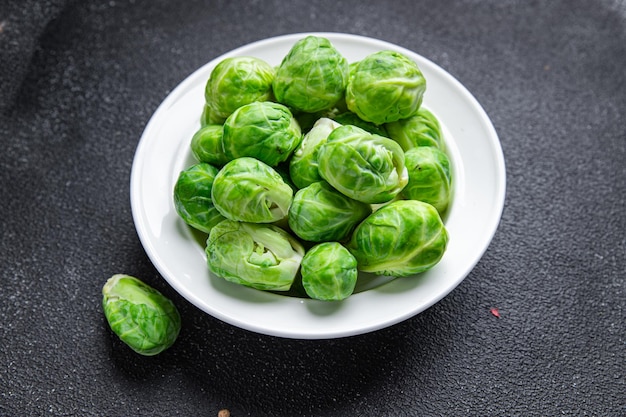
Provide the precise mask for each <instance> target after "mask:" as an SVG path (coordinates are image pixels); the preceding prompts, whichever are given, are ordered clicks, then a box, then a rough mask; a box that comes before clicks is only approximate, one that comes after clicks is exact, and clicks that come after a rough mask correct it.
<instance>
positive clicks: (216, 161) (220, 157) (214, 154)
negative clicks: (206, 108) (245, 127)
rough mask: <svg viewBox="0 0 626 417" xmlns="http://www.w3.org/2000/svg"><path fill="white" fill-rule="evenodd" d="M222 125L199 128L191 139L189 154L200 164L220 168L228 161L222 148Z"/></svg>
mask: <svg viewBox="0 0 626 417" xmlns="http://www.w3.org/2000/svg"><path fill="white" fill-rule="evenodd" d="M223 133H224V127H223V126H222V125H215V124H208V125H205V126H204V127H201V128H200V130H198V131H197V132H196V133H195V134H194V135H193V137H192V138H191V153H192V154H193V156H195V157H196V159H197V160H198V161H200V162H206V163H208V164H212V165H215V166H222V165H224V164H226V162H228V161H230V159H229V158H228V157H227V156H226V155H225V154H224V148H222V135H223Z"/></svg>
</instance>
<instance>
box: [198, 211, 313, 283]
mask: <svg viewBox="0 0 626 417" xmlns="http://www.w3.org/2000/svg"><path fill="white" fill-rule="evenodd" d="M206 255H207V263H208V266H209V270H210V271H211V272H212V273H214V274H215V275H217V276H219V277H222V278H224V279H226V280H227V281H231V282H234V283H237V284H242V285H246V286H248V287H252V288H256V289H259V290H274V291H287V290H289V289H290V288H291V285H292V283H293V281H294V279H295V277H296V274H297V272H298V269H299V268H300V262H301V261H302V257H303V256H304V248H303V247H302V245H301V244H300V243H299V242H298V241H297V240H296V239H295V238H293V237H292V236H291V235H289V234H288V233H287V232H285V231H284V230H283V229H281V228H279V227H276V226H274V225H271V224H257V223H244V222H236V221H232V220H224V221H223V222H221V223H220V224H218V225H217V226H215V227H214V228H213V230H211V233H210V234H209V238H208V239H207V246H206Z"/></svg>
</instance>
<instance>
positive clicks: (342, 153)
mask: <svg viewBox="0 0 626 417" xmlns="http://www.w3.org/2000/svg"><path fill="white" fill-rule="evenodd" d="M318 163H319V173H320V175H321V177H322V178H324V179H325V180H326V181H328V183H329V184H330V185H332V186H333V187H335V188H336V189H337V190H339V191H340V192H341V193H343V194H345V195H346V196H348V197H350V198H353V199H355V200H358V201H362V202H364V203H368V204H375V203H385V202H388V201H391V200H392V199H394V198H395V197H396V196H397V195H398V193H400V191H402V189H403V188H404V186H405V185H406V184H407V182H408V173H407V170H406V167H405V166H404V151H403V150H402V148H401V147H400V145H398V143H397V142H395V141H394V140H392V139H389V138H385V137H382V136H379V135H373V134H371V133H369V132H367V131H365V130H363V129H361V128H359V127H356V126H351V125H344V126H340V127H338V128H336V129H335V130H333V131H332V132H331V133H330V135H329V136H328V139H327V140H326V143H324V144H323V145H322V146H321V147H320V150H319V154H318Z"/></svg>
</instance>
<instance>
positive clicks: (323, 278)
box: [301, 242, 359, 301]
mask: <svg viewBox="0 0 626 417" xmlns="http://www.w3.org/2000/svg"><path fill="white" fill-rule="evenodd" d="M301 273H302V286H303V287H304V290H305V291H306V294H307V295H308V296H309V297H311V298H313V299H316V300H322V301H340V300H345V299H346V298H348V297H349V296H350V295H352V293H353V292H354V287H355V286H356V281H357V278H358V275H359V271H358V270H357V261H356V259H355V258H354V256H353V255H352V254H351V253H350V251H348V249H346V248H345V247H344V246H343V245H341V244H340V243H338V242H324V243H320V244H317V245H315V246H313V247H312V248H311V249H309V251H308V252H307V253H306V254H305V255H304V258H303V259H302V268H301Z"/></svg>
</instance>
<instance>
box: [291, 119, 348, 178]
mask: <svg viewBox="0 0 626 417" xmlns="http://www.w3.org/2000/svg"><path fill="white" fill-rule="evenodd" d="M339 126H340V124H339V123H336V122H334V121H333V120H331V119H328V118H325V117H323V118H321V119H319V120H318V121H317V122H315V124H314V125H313V127H312V128H311V130H309V132H308V133H307V134H306V135H304V138H303V139H302V142H300V145H299V146H298V147H297V148H296V150H295V152H294V153H293V155H292V156H291V159H290V160H289V175H290V176H291V180H292V181H293V183H294V184H295V185H296V187H298V188H304V187H306V186H307V185H310V184H313V183H314V182H317V181H321V180H322V177H321V176H320V174H319V172H318V163H317V155H318V152H319V148H320V147H321V146H322V145H323V144H324V143H325V142H326V139H327V138H328V135H330V132H332V131H333V130H335V129H336V128H338V127H339Z"/></svg>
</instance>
